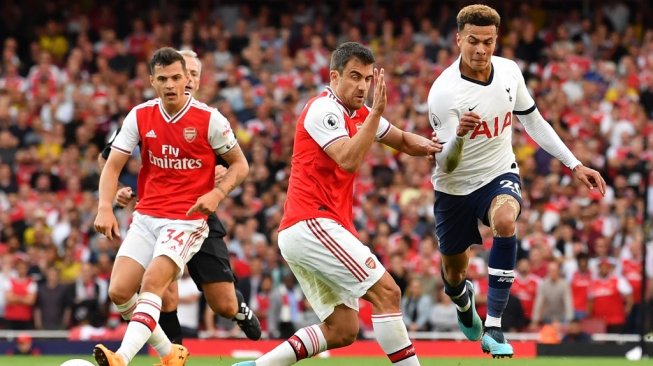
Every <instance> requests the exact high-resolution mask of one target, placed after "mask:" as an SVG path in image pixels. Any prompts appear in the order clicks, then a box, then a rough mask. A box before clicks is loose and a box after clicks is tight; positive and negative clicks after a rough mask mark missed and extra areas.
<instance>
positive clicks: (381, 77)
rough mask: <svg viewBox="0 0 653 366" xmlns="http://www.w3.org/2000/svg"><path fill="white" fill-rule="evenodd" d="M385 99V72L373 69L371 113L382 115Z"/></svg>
mask: <svg viewBox="0 0 653 366" xmlns="http://www.w3.org/2000/svg"><path fill="white" fill-rule="evenodd" d="M386 101H387V97H386V94H385V71H384V70H383V68H381V69H377V68H374V100H373V101H372V103H373V104H372V112H374V113H377V114H379V115H381V114H383V111H384V110H385V104H386Z"/></svg>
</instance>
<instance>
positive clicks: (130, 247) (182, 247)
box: [117, 211, 209, 278]
mask: <svg viewBox="0 0 653 366" xmlns="http://www.w3.org/2000/svg"><path fill="white" fill-rule="evenodd" d="M208 235H209V227H208V225H207V224H206V220H204V219H199V220H171V219H164V218H159V217H152V216H148V215H143V214H140V213H138V212H136V211H134V214H133V219H132V223H131V225H130V226H129V230H127V235H126V236H125V240H123V242H122V244H121V245H120V249H118V254H117V256H125V257H129V258H131V259H133V260H135V261H137V262H138V263H140V264H141V265H142V266H143V268H147V266H148V265H149V264H150V262H151V261H152V259H153V258H155V257H158V256H160V255H165V256H166V257H168V258H170V259H172V260H173V261H174V262H175V263H176V264H177V267H179V273H178V275H177V278H181V275H182V274H183V273H184V266H185V265H186V263H188V261H189V260H190V259H191V258H192V257H193V255H195V253H197V252H198V251H199V249H200V247H201V246H202V243H203V242H204V239H206V237H207V236H208Z"/></svg>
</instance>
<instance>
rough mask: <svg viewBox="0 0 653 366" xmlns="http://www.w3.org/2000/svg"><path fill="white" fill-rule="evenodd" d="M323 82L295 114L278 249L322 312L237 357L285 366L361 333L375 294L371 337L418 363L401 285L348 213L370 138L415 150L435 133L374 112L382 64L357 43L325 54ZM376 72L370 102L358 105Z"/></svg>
mask: <svg viewBox="0 0 653 366" xmlns="http://www.w3.org/2000/svg"><path fill="white" fill-rule="evenodd" d="M330 78H331V82H330V86H329V87H327V88H326V90H324V91H323V92H322V93H321V94H320V95H319V96H317V97H315V98H313V99H311V100H310V101H309V102H308V103H307V105H306V107H305V108H304V110H303V112H302V113H301V115H300V116H299V119H298V121H297V126H296V132H295V142H294V150H293V157H292V170H291V173H290V183H289V187H288V196H287V200H286V204H285V208H284V216H283V219H282V220H281V224H280V226H279V249H280V250H281V254H282V255H283V257H284V258H285V260H286V261H287V263H288V265H289V266H290V269H291V270H292V271H293V273H294V274H295V276H296V277H297V279H298V281H299V284H300V285H301V287H302V290H303V291H304V294H305V295H306V298H307V299H308V300H309V301H310V303H311V306H312V307H313V310H314V311H315V313H316V314H317V315H318V317H319V318H320V320H321V321H322V323H321V324H319V325H312V326H309V327H306V328H302V329H300V330H299V331H297V332H296V333H295V334H294V335H293V336H291V337H290V338H289V339H288V340H287V341H286V342H283V343H282V344H281V345H279V346H278V347H277V348H275V349H274V350H272V351H270V352H268V353H267V354H265V355H263V356H261V357H260V358H258V359H257V360H256V361H246V362H241V363H238V364H237V365H239V366H245V365H257V366H272V365H274V366H284V365H291V364H294V363H296V362H297V361H299V360H302V359H304V358H308V357H311V356H314V355H316V354H318V353H320V352H322V351H325V350H327V349H333V348H338V347H344V346H347V345H349V344H351V343H352V342H353V341H354V340H355V339H356V335H357V334H358V317H357V311H358V299H359V298H361V297H362V298H364V299H365V300H368V301H369V302H371V303H372V306H373V310H372V313H373V315H372V322H373V328H374V333H375V335H376V339H377V341H378V343H379V344H380V346H381V348H382V349H383V351H384V352H385V353H386V354H387V355H388V358H389V359H390V360H391V361H392V363H393V364H394V365H402V366H403V365H419V361H418V360H417V357H416V355H415V348H414V347H413V345H412V343H411V341H410V339H408V333H407V331H406V326H405V325H404V322H403V319H402V314H401V307H400V301H401V293H400V291H399V287H398V286H397V284H396V283H395V282H394V280H393V279H392V277H391V276H390V274H389V273H388V272H386V270H385V269H384V268H383V265H382V264H381V263H380V262H379V260H378V259H377V258H376V256H375V255H374V254H372V253H371V252H370V249H369V248H368V247H367V246H365V245H364V244H363V243H361V242H360V241H359V240H358V238H357V233H356V229H355V228H354V223H353V218H352V207H353V205H352V201H353V183H354V178H355V176H356V170H357V169H358V168H359V167H360V165H361V164H362V162H363V159H364V157H365V155H366V153H367V151H368V150H369V148H370V146H371V145H372V143H373V142H374V141H375V140H377V141H380V142H382V143H384V144H386V145H388V146H390V147H392V148H394V149H396V150H399V151H402V152H405V153H408V154H410V155H414V156H431V157H433V155H434V154H435V153H437V152H439V151H441V149H442V146H441V144H440V143H438V141H437V138H436V137H433V139H432V140H428V139H426V138H423V137H420V136H417V135H415V134H412V133H407V132H404V131H402V130H400V129H398V128H396V127H394V126H392V125H391V124H390V123H389V122H388V121H387V120H385V119H384V118H383V117H381V114H382V113H383V111H384V109H385V104H386V87H385V81H384V71H383V69H381V70H377V69H375V68H374V56H373V55H372V52H371V51H370V50H369V49H367V48H365V47H363V46H361V45H360V44H358V43H354V42H348V43H344V44H342V45H340V46H339V47H338V48H337V49H336V50H335V51H334V52H333V55H332V56H331V66H330ZM372 80H374V83H375V85H374V101H373V105H372V108H371V109H370V108H368V107H366V106H365V105H364V102H365V99H366V97H367V92H368V90H369V88H370V85H371V83H372Z"/></svg>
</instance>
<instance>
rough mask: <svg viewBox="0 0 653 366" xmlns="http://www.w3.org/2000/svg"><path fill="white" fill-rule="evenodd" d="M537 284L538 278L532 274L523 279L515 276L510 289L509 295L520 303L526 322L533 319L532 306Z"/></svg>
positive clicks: (538, 282)
mask: <svg viewBox="0 0 653 366" xmlns="http://www.w3.org/2000/svg"><path fill="white" fill-rule="evenodd" d="M539 284H540V278H539V277H537V276H535V275H533V274H528V275H526V276H523V277H522V276H521V275H517V276H515V281H514V282H513V283H512V287H511V288H510V293H511V294H512V295H513V296H515V297H516V298H518V299H519V301H520V302H521V306H522V308H523V309H524V316H526V319H528V320H531V319H533V306H534V305H535V298H536V296H537V287H538V285H539Z"/></svg>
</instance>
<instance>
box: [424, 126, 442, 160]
mask: <svg viewBox="0 0 653 366" xmlns="http://www.w3.org/2000/svg"><path fill="white" fill-rule="evenodd" d="M426 150H427V152H428V153H427V154H426V158H427V159H429V161H431V162H435V154H437V153H439V152H442V144H441V143H440V139H439V138H438V134H437V133H435V131H433V132H432V133H431V142H430V144H429V145H428V146H427V147H426Z"/></svg>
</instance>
